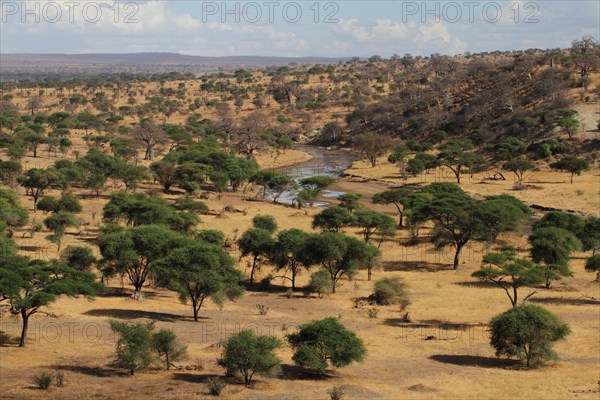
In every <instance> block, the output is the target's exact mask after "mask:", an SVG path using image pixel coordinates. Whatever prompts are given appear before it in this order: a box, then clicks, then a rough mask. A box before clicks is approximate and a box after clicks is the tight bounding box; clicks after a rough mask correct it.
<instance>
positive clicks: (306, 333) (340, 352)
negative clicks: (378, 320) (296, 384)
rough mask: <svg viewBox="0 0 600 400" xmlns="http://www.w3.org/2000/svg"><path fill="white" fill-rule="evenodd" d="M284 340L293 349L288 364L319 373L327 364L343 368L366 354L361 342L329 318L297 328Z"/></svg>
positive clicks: (333, 319)
mask: <svg viewBox="0 0 600 400" xmlns="http://www.w3.org/2000/svg"><path fill="white" fill-rule="evenodd" d="M287 340H288V342H289V343H290V345H291V346H292V348H293V349H294V355H293V356H292V360H294V363H295V364H296V365H298V366H300V367H306V368H311V369H315V370H317V371H319V372H321V373H323V372H325V369H326V368H327V366H328V364H331V365H332V366H333V367H336V368H341V367H345V366H347V365H350V364H351V363H352V362H353V361H359V362H360V361H362V360H363V359H364V358H365V355H366V353H367V350H366V349H365V346H364V345H363V342H362V340H360V339H359V338H358V337H357V336H356V334H355V333H354V332H352V331H350V330H348V329H347V328H346V327H345V326H344V325H342V324H341V323H340V322H339V321H338V320H337V319H336V318H333V317H330V318H325V319H323V320H320V321H312V322H310V323H308V324H304V325H300V326H299V327H298V332H296V333H292V334H290V335H287Z"/></svg>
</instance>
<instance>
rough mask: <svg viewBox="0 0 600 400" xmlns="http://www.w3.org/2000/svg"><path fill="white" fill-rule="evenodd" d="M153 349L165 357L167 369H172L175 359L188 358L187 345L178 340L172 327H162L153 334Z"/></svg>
mask: <svg viewBox="0 0 600 400" xmlns="http://www.w3.org/2000/svg"><path fill="white" fill-rule="evenodd" d="M152 350H153V351H155V352H156V354H158V356H159V357H160V358H162V359H163V360H162V362H163V364H164V366H165V368H166V369H170V368H171V366H173V362H174V361H181V360H186V359H187V358H188V353H187V346H185V345H183V344H181V343H180V342H179V340H177V336H176V335H175V332H173V331H172V330H171V329H161V330H160V331H158V332H156V333H155V334H154V335H152Z"/></svg>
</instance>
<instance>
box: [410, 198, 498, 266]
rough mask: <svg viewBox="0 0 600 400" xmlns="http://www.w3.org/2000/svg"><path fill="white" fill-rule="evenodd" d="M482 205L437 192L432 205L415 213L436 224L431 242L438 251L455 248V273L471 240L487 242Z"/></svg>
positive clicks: (430, 203) (467, 199) (424, 204)
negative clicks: (481, 211) (449, 246)
mask: <svg viewBox="0 0 600 400" xmlns="http://www.w3.org/2000/svg"><path fill="white" fill-rule="evenodd" d="M480 209H481V206H480V205H479V203H478V202H477V201H475V200H473V199H471V198H470V197H469V196H467V195H464V194H451V193H442V192H438V193H436V194H435V195H434V197H433V199H432V200H431V201H430V202H425V203H422V204H420V205H419V206H418V207H417V209H416V210H415V213H416V214H417V215H418V218H419V219H421V220H432V221H433V223H434V227H433V232H432V237H431V240H432V242H433V243H435V245H436V246H437V247H438V248H444V247H446V246H447V245H452V246H454V248H455V249H456V252H455V254H454V263H453V267H454V269H458V265H459V262H460V255H461V252H462V249H463V248H464V246H465V245H466V244H467V243H468V242H469V241H470V240H487V239H488V237H489V236H486V233H489V231H487V229H486V226H485V224H484V222H483V221H482V219H481V217H480V214H479V213H478V211H480Z"/></svg>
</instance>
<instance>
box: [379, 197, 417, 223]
mask: <svg viewBox="0 0 600 400" xmlns="http://www.w3.org/2000/svg"><path fill="white" fill-rule="evenodd" d="M411 193H413V191H412V190H410V189H405V188H399V189H390V190H386V191H385V192H380V193H377V194H375V195H374V196H373V200H372V201H373V204H393V205H394V206H396V209H397V210H398V215H399V221H398V228H402V222H403V219H404V208H405V204H406V200H408V197H409V196H410V194H411Z"/></svg>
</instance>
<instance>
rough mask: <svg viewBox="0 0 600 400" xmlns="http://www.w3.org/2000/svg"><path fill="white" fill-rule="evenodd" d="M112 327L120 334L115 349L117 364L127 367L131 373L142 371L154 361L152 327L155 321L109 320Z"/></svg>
mask: <svg viewBox="0 0 600 400" xmlns="http://www.w3.org/2000/svg"><path fill="white" fill-rule="evenodd" d="M109 324H110V329H111V330H112V331H113V332H115V333H116V334H117V335H119V338H118V339H117V344H116V350H115V365H116V366H117V367H121V368H126V369H127V370H128V371H129V374H130V375H133V374H134V373H135V372H136V371H141V370H144V369H146V368H148V366H150V364H151V363H152V361H153V357H152V351H151V345H152V329H153V328H154V324H153V323H146V324H143V323H140V322H136V323H131V324H129V323H126V322H118V321H109Z"/></svg>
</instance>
